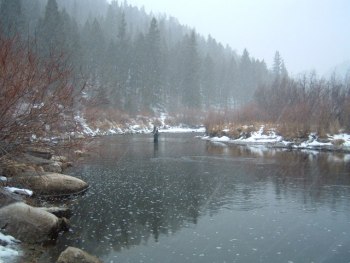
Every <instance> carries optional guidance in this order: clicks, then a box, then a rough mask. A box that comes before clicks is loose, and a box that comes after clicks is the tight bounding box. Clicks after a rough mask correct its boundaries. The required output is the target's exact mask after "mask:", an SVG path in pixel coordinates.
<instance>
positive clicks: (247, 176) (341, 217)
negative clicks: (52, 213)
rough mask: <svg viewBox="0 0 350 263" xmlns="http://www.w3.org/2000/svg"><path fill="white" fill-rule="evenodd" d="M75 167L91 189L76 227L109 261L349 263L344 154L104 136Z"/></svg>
mask: <svg viewBox="0 0 350 263" xmlns="http://www.w3.org/2000/svg"><path fill="white" fill-rule="evenodd" d="M95 144H96V145H94V148H93V149H94V152H95V154H93V156H92V157H91V158H88V159H85V160H83V161H82V162H81V164H79V165H77V166H76V167H75V168H74V169H72V170H71V171H70V173H71V174H75V175H78V176H81V177H82V178H83V179H84V180H86V181H88V182H89V183H90V184H91V189H90V190H89V192H88V193H87V194H86V195H84V196H83V197H79V198H78V199H77V200H76V201H75V203H74V211H75V215H74V217H73V218H72V220H71V223H72V231H71V232H70V233H66V234H64V235H62V236H61V237H60V239H59V241H58V244H57V246H56V247H54V248H52V249H50V250H48V253H47V254H46V255H44V257H43V258H42V260H41V261H42V262H50V259H48V258H51V261H52V262H54V261H55V259H56V258H57V256H58V254H59V253H60V252H61V251H62V250H64V248H65V247H66V246H68V245H69V246H76V247H79V248H82V249H85V250H86V251H88V252H89V253H91V254H95V255H97V256H99V257H100V258H102V259H103V260H104V261H105V262H312V261H314V262H320V261H323V262H347V260H348V259H349V258H350V231H349V230H348V229H349V227H350V206H349V203H350V202H349V201H350V176H349V170H350V164H349V157H348V156H347V155H342V154H329V153H312V152H311V153H310V152H293V151H284V150H279V151H276V150H271V149H266V148H254V147H251V148H249V147H240V146H232V147H228V146H225V145H220V144H212V143H209V142H205V141H202V140H200V139H196V138H194V136H193V134H191V135H170V134H169V135H163V134H162V135H161V137H160V138H159V142H158V144H154V143H153V139H152V138H151V137H149V136H147V135H139V136H120V137H119V136H118V137H109V138H102V139H99V140H98V141H96V142H95Z"/></svg>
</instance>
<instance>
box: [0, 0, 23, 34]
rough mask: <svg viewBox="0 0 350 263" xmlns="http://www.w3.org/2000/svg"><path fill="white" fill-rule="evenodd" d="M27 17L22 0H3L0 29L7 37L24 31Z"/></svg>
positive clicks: (0, 12)
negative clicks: (25, 17) (24, 13)
mask: <svg viewBox="0 0 350 263" xmlns="http://www.w3.org/2000/svg"><path fill="white" fill-rule="evenodd" d="M24 26H25V19H24V15H23V13H22V5H21V0H3V1H2V2H1V5H0V29H1V31H2V34H3V35H4V36H6V37H14V36H16V35H22V34H23V33H24Z"/></svg>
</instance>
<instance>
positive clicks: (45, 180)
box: [16, 173, 89, 196]
mask: <svg viewBox="0 0 350 263" xmlns="http://www.w3.org/2000/svg"><path fill="white" fill-rule="evenodd" d="M16 182H17V183H20V184H21V185H22V186H23V187H25V188H28V189H31V190H33V191H34V193H35V194H39V195H52V196H61V195H62V196H63V195H71V194H77V193H80V192H83V191H85V190H87V188H88V187H89V185H88V184H87V183H86V182H84V181H83V180H80V179H78V178H75V177H73V176H69V175H64V174H58V173H45V174H43V175H40V176H25V177H19V178H16Z"/></svg>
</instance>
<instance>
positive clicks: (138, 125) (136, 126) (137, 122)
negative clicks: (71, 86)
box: [75, 113, 205, 136]
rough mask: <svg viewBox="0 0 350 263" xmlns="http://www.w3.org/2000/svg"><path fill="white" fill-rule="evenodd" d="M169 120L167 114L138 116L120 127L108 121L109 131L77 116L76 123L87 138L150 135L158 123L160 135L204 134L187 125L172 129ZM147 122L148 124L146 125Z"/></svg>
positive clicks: (203, 129)
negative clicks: (95, 127) (167, 122)
mask: <svg viewBox="0 0 350 263" xmlns="http://www.w3.org/2000/svg"><path fill="white" fill-rule="evenodd" d="M167 118H169V116H168V115H167V114H166V113H161V114H159V117H158V118H157V117H153V118H152V117H143V116H137V117H136V119H130V120H129V123H127V124H124V125H123V126H121V127H122V128H121V127H119V126H118V125H117V124H115V123H114V124H113V123H112V122H109V121H108V120H106V123H109V124H111V125H112V127H110V128H109V129H107V130H102V129H99V128H97V129H93V128H92V127H91V126H89V124H88V123H87V122H86V120H85V119H84V118H83V117H81V116H79V115H78V116H76V117H75V121H76V122H77V123H78V124H79V125H80V127H81V128H82V132H81V133H80V135H87V136H104V135H116V134H140V133H143V134H145V133H146V134H148V133H152V131H153V127H154V124H155V123H158V124H157V126H158V128H159V132H160V133H190V132H200V133H204V132H205V128H204V127H200V128H189V127H187V126H186V125H179V126H175V127H171V126H169V125H166V124H165V122H166V119H167ZM145 120H146V123H145Z"/></svg>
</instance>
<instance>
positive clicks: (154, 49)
mask: <svg viewBox="0 0 350 263" xmlns="http://www.w3.org/2000/svg"><path fill="white" fill-rule="evenodd" d="M145 40H146V46H145V51H146V53H145V54H146V61H147V64H148V67H147V68H146V71H147V74H146V75H145V76H146V82H145V83H146V89H145V90H144V96H145V97H144V99H145V101H144V102H145V103H146V105H148V106H160V105H159V104H160V102H161V97H162V94H161V78H160V75H161V74H162V73H161V68H160V66H161V56H162V55H161V50H160V31H159V28H158V22H157V20H156V19H155V18H153V19H152V20H151V24H150V27H149V30H148V33H147V36H146V39H145ZM146 105H145V106H146Z"/></svg>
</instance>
